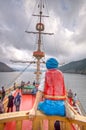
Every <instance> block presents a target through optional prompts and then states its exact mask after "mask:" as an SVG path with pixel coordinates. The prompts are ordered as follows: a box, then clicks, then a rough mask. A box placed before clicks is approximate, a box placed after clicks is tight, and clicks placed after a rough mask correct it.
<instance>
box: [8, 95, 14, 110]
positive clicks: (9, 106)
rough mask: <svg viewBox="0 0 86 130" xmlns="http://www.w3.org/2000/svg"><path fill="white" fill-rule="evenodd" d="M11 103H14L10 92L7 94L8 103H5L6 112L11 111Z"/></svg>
mask: <svg viewBox="0 0 86 130" xmlns="http://www.w3.org/2000/svg"><path fill="white" fill-rule="evenodd" d="M13 104H14V96H13V95H12V93H10V95H9V96H8V104H7V107H8V108H7V112H9V111H11V112H13Z"/></svg>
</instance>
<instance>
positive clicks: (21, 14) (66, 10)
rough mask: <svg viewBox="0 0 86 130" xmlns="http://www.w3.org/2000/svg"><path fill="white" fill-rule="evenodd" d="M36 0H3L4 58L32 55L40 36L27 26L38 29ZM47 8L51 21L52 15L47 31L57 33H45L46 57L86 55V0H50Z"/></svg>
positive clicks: (0, 38)
mask: <svg viewBox="0 0 86 130" xmlns="http://www.w3.org/2000/svg"><path fill="white" fill-rule="evenodd" d="M36 1H38V0H33V2H32V1H31V0H28V1H27V0H0V61H4V62H5V61H6V62H7V61H8V60H10V59H11V58H12V59H13V58H14V59H19V58H20V60H21V59H28V60H29V59H30V57H32V53H33V51H34V50H35V49H36V48H37V39H38V37H37V36H36V35H35V36H34V35H32V34H27V33H25V30H28V31H35V22H37V21H38V20H37V19H38V18H36V20H34V19H35V18H33V17H32V16H31V15H32V13H35V14H36V11H38V10H36V8H34V5H36ZM47 8H48V12H49V14H50V16H51V17H50V18H51V21H49V20H50V18H49V19H48V18H46V19H47V20H45V21H44V22H45V23H46V26H45V27H46V29H45V32H54V36H43V41H42V43H43V45H42V49H44V50H43V51H45V53H46V57H49V56H55V57H57V58H58V59H59V60H60V61H64V60H65V61H71V60H79V59H81V58H85V57H86V45H85V44H86V43H85V42H86V36H85V34H86V1H85V0H82V1H81V0H76V1H75V0H72V1H71V0H54V1H52V0H47V7H46V6H45V9H46V11H47ZM33 9H34V10H33ZM48 12H47V13H48ZM46 15H47V14H46ZM48 23H49V25H48ZM33 25H34V26H33ZM47 26H48V27H47ZM24 54H25V55H24ZM16 55H17V56H16ZM25 57H26V58H25Z"/></svg>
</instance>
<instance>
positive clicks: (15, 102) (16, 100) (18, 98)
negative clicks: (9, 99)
mask: <svg viewBox="0 0 86 130" xmlns="http://www.w3.org/2000/svg"><path fill="white" fill-rule="evenodd" d="M14 104H15V105H16V106H18V105H20V96H17V97H16V98H15V101H14Z"/></svg>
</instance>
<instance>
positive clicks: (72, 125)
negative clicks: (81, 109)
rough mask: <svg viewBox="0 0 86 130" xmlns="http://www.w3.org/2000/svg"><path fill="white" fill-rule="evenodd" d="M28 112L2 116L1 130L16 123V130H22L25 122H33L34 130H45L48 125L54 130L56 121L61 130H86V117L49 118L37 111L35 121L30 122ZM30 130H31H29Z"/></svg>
mask: <svg viewBox="0 0 86 130" xmlns="http://www.w3.org/2000/svg"><path fill="white" fill-rule="evenodd" d="M27 113H28V112H27V111H19V112H10V113H4V114H0V130H4V129H6V125H7V123H9V122H10V123H12V122H15V125H16V126H15V127H16V130H22V125H23V123H24V121H26V120H28V121H30V122H31V127H32V130H44V129H45V125H47V129H48V130H54V123H55V121H56V120H58V121H59V122H60V128H61V130H86V117H85V116H81V115H76V116H75V118H74V119H72V118H67V117H61V116H47V115H44V114H42V113H41V112H40V111H37V113H36V116H35V117H34V120H30V119H29V116H28V114H27ZM27 129H29V128H27Z"/></svg>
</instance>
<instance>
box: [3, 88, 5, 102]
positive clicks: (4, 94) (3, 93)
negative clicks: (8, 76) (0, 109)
mask: <svg viewBox="0 0 86 130" xmlns="http://www.w3.org/2000/svg"><path fill="white" fill-rule="evenodd" d="M4 98H5V88H4V86H2V101H3V100H4Z"/></svg>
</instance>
